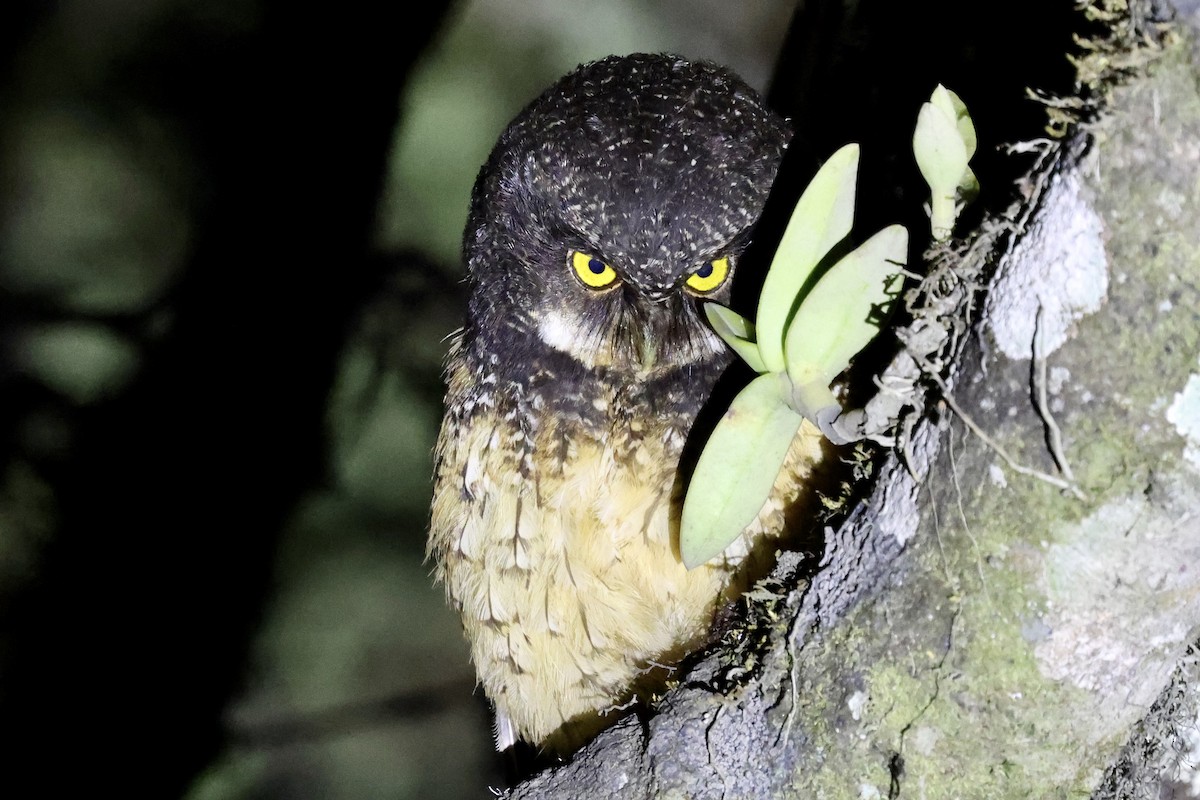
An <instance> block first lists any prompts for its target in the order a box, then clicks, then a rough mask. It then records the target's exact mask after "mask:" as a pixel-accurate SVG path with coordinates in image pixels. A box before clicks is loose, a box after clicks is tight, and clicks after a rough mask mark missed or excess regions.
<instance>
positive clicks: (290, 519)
mask: <svg viewBox="0 0 1200 800" xmlns="http://www.w3.org/2000/svg"><path fill="white" fill-rule="evenodd" d="M301 6H302V4H298V3H291V2H274V3H272V2H265V0H258V1H255V0H219V1H217V2H204V1H203V0H140V1H139V0H108V1H107V2H96V0H62V1H61V2H34V1H32V0H24V1H23V2H12V0H10V2H8V3H6V4H4V5H3V6H0V54H2V55H0V57H2V58H3V72H2V73H0V735H2V736H3V741H2V742H0V782H3V784H6V785H0V793H3V794H4V795H5V796H20V795H19V794H12V793H10V790H14V789H15V787H19V786H36V787H38V791H37V793H38V794H39V795H50V794H57V793H67V794H68V796H69V795H70V794H72V793H76V792H81V791H88V792H89V793H90V792H94V791H98V790H100V789H102V788H103V789H107V788H111V789H113V790H115V791H116V792H117V793H118V794H120V795H123V796H129V797H143V796H144V797H156V798H168V797H188V798H194V799H195V800H218V799H219V798H221V799H223V798H251V797H265V798H275V797H287V798H290V797H296V798H310V797H311V798H316V797H321V798H360V797H361V798H368V797H370V798H374V797H389V798H402V797H423V798H425V797H460V796H464V797H466V796H470V797H481V796H487V795H486V787H487V786H489V785H491V786H497V787H500V786H503V785H504V780H505V778H504V769H505V767H504V764H503V762H502V761H501V760H500V759H499V758H498V757H496V756H495V755H494V754H493V753H492V752H491V748H490V733H489V730H488V726H489V717H488V713H487V711H486V708H485V706H484V705H483V702H482V701H481V700H480V698H478V697H474V696H473V695H472V686H473V683H474V679H473V674H472V671H471V667H470V665H469V663H468V661H467V657H466V648H465V646H464V644H463V643H462V641H461V636H460V634H459V632H458V627H457V622H456V620H455V619H454V618H453V617H452V616H451V614H450V613H449V612H448V611H447V610H446V609H445V608H444V604H443V601H442V597H441V592H440V590H437V589H434V588H433V587H431V585H430V580H429V577H428V574H427V573H428V570H427V567H426V566H425V565H424V564H423V563H422V559H423V549H424V533H425V525H426V513H427V507H428V499H429V492H430V485H429V474H430V470H431V458H430V448H431V447H432V443H433V438H434V436H435V435H436V430H437V424H438V419H439V416H440V391H441V389H440V377H439V373H438V371H439V365H440V360H441V357H442V354H443V351H444V346H445V345H444V341H443V340H444V338H445V336H446V335H447V334H449V333H450V332H451V331H452V330H453V329H454V328H455V327H456V326H457V325H458V322H459V315H460V313H461V308H462V303H463V296H462V287H461V285H460V284H459V281H460V278H461V269H460V266H459V263H458V243H459V240H460V237H461V230H462V225H463V222H464V220H465V216H466V204H467V199H468V195H469V192H470V186H471V182H472V181H473V179H474V176H475V172H476V170H477V169H478V165H479V164H480V163H481V162H482V161H483V159H484V158H485V156H486V154H487V152H488V150H489V149H490V146H491V143H492V142H493V141H494V140H495V138H496V136H497V135H498V134H499V132H500V130H501V129H502V127H503V126H504V124H505V123H506V122H507V120H508V119H509V118H511V117H512V115H513V114H515V113H516V111H517V110H519V109H520V107H521V106H522V105H524V103H526V102H528V100H530V99H531V98H532V97H533V96H534V95H535V94H537V93H538V92H539V91H540V90H541V89H542V88H544V87H545V86H546V85H548V84H549V83H550V82H552V81H553V80H554V79H555V78H556V77H558V76H559V75H561V74H562V73H563V72H565V71H567V70H569V69H570V68H572V67H573V66H575V65H576V64H578V63H580V62H582V61H587V60H590V59H594V58H598V57H601V56H604V55H608V54H610V53H624V52H633V51H673V52H678V53H681V54H684V55H687V56H691V57H702V58H711V59H713V60H716V61H719V62H722V63H724V64H726V65H729V66H731V67H732V68H733V69H734V70H735V71H737V72H738V73H740V74H741V75H742V76H743V77H745V78H746V79H747V80H748V81H749V82H750V83H752V84H753V85H755V86H756V87H758V88H760V89H762V90H763V91H764V92H769V96H770V98H771V100H772V102H773V103H774V104H775V105H776V107H777V108H778V109H779V110H781V111H782V112H784V113H785V114H787V115H788V116H790V117H792V118H793V120H794V124H795V127H796V129H797V138H796V140H795V143H794V144H793V146H792V147H791V149H790V151H789V160H788V164H787V167H786V169H785V170H784V173H783V175H784V180H783V181H782V183H781V185H780V188H779V190H778V193H777V194H778V198H776V199H773V201H772V206H771V208H772V209H773V210H774V212H775V214H776V215H778V216H779V218H782V215H783V214H785V213H786V211H787V210H789V208H790V206H789V202H790V201H792V200H794V198H795V196H796V193H797V192H798V190H799V187H801V186H802V185H803V182H804V181H805V180H806V179H807V178H808V177H809V176H811V174H812V172H813V171H814V170H815V168H816V166H817V165H818V164H819V163H820V160H821V159H822V158H823V157H825V156H827V155H828V154H829V153H831V152H832V151H833V150H834V149H836V147H838V146H840V145H841V144H844V143H845V142H847V141H860V142H862V143H863V147H864V156H863V167H862V182H861V185H860V198H861V200H860V210H859V211H860V216H859V224H860V231H866V232H868V233H869V232H871V231H873V230H875V229H877V228H878V227H881V226H882V225H884V224H887V223H890V222H894V221H902V222H905V223H906V224H908V225H909V226H910V230H913V231H914V232H919V234H915V235H914V237H913V238H914V241H915V244H916V246H919V245H920V243H921V242H922V241H923V238H922V235H923V233H924V231H925V228H923V227H922V226H923V224H924V222H923V216H922V212H921V202H922V197H923V194H922V187H921V185H920V184H919V181H918V178H917V174H916V170H915V167H914V166H913V165H912V161H911V156H910V154H909V152H908V146H909V144H908V143H909V140H910V138H911V132H912V125H913V123H914V121H915V118H916V113H917V108H918V106H919V104H920V102H921V101H922V100H923V99H924V98H926V97H928V94H929V92H930V91H931V90H932V89H933V87H934V85H935V84H936V83H937V82H938V81H941V82H944V83H946V84H947V85H949V86H950V87H951V88H953V89H955V90H956V91H957V92H958V93H959V94H960V95H961V96H962V97H963V99H964V100H965V101H966V103H967V104H968V106H969V107H970V108H971V110H972V113H973V115H974V117H975V120H976V124H977V127H978V129H979V134H980V152H979V155H978V156H977V159H976V171H977V173H978V174H979V176H980V179H981V181H982V183H983V185H984V195H983V197H982V198H981V203H980V206H979V207H980V208H1000V207H1003V205H1004V204H1005V203H1007V201H1008V200H1009V199H1010V198H1011V197H1012V195H1013V193H1014V192H1015V191H1016V190H1017V187H1016V186H1015V185H1014V184H1013V180H1014V178H1015V177H1016V175H1017V174H1019V171H1020V169H1021V168H1022V167H1023V166H1025V165H1026V164H1027V162H1026V161H1023V160H1022V157H1013V156H1008V155H1006V154H1005V153H1004V152H1003V151H1002V150H1000V149H999V147H998V146H999V145H1000V144H1001V143H1005V142H1015V141H1019V140H1026V139H1030V138H1035V137H1037V136H1041V135H1044V132H1043V130H1042V126H1043V125H1044V122H1045V115H1044V112H1043V110H1042V109H1041V108H1040V107H1039V106H1038V105H1037V104H1035V103H1033V102H1030V101H1029V100H1028V99H1027V98H1026V92H1025V88H1026V87H1027V86H1031V87H1036V88H1038V89H1040V90H1043V91H1048V92H1063V93H1066V92H1069V91H1070V90H1071V85H1070V80H1071V75H1072V73H1071V69H1070V65H1069V63H1068V62H1067V60H1066V58H1065V53H1067V52H1068V51H1069V49H1070V48H1071V46H1072V43H1071V36H1070V33H1071V31H1072V30H1075V29H1082V28H1083V23H1082V21H1081V18H1079V17H1078V16H1077V15H1076V14H1075V13H1074V12H1073V11H1072V10H1071V8H1072V3H1070V2H1067V0H1062V2H1058V3H1042V2H1034V0H1022V2H1015V3H1007V4H1004V6H1003V8H1002V9H995V8H990V7H982V6H975V5H973V4H966V3H957V2H950V1H949V0H946V1H945V2H926V3H906V4H900V3H894V2H887V1H886V0H867V1H866V2H859V3H856V4H852V7H853V8H854V9H855V10H854V11H853V12H852V13H851V12H848V11H846V10H844V9H843V8H842V6H841V5H840V4H839V3H836V2H810V3H807V4H802V5H801V6H800V7H799V9H796V8H795V7H794V4H793V3H792V2H790V0H758V1H757V2H747V3H737V4H734V3H727V2H724V1H723V0H700V1H696V2H685V1H684V0H656V1H655V2H650V0H640V1H639V0H620V1H619V2H611V3H603V4H599V3H591V2H584V0H567V1H565V2H555V3H551V2H544V1H539V0H519V1H517V0H478V2H462V3H457V4H453V5H448V6H446V5H443V7H439V6H438V5H437V4H425V6H424V7H423V9H422V12H421V13H420V14H419V15H416V14H410V13H409V12H407V11H405V10H401V9H400V7H399V6H400V4H378V3H366V2H357V1H356V0H349V1H348V2H341V3H337V4H316V5H314V6H309V7H307V8H304V9H302V8H301ZM388 6H391V7H390V8H389V7H388ZM960 6H961V8H960ZM430 9H432V10H433V13H432V15H431V16H427V13H428V11H429V10H430ZM989 13H992V14H995V16H994V17H991V18H983V19H981V18H980V16H979V15H980V14H989ZM932 20H937V21H938V25H934V24H933V22H932ZM940 26H946V27H945V29H946V30H949V31H951V33H950V34H946V35H943V36H940V37H938V36H935V35H934V28H935V27H940ZM777 66H778V72H776V69H777ZM774 218H775V217H772V218H771V219H774ZM770 229H771V226H770V224H768V225H767V227H766V228H765V230H768V231H769V230H770ZM913 263H916V262H915V261H914V262H913Z"/></svg>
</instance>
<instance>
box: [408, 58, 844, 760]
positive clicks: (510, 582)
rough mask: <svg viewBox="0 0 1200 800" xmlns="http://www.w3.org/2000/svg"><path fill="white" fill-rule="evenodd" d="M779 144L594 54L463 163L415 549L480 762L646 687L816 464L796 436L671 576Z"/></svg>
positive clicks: (726, 95) (733, 589) (693, 71)
mask: <svg viewBox="0 0 1200 800" xmlns="http://www.w3.org/2000/svg"><path fill="white" fill-rule="evenodd" d="M788 139H789V129H788V127H787V124H786V123H785V122H784V121H783V120H782V119H780V118H779V117H777V116H776V115H774V114H772V113H771V112H770V111H768V110H767V109H766V108H765V107H764V105H763V102H762V100H761V98H760V97H759V96H758V95H757V94H756V93H755V92H754V91H753V90H752V89H751V88H750V87H749V86H747V85H746V84H745V83H743V82H742V81H741V80H740V79H738V78H737V77H735V76H734V75H732V74H731V73H730V72H728V71H726V70H724V69H722V68H720V67H717V66H715V65H711V64H707V63H697V62H692V61H688V60H685V59H682V58H679V57H674V56H668V55H645V54H639V55H631V56H624V57H611V58H606V59H603V60H601V61H597V62H594V63H591V64H586V65H583V66H581V67H579V68H578V69H577V70H576V71H574V72H572V73H570V74H569V75H567V76H566V77H564V78H562V79H561V80H560V81H559V82H558V83H556V84H555V85H554V86H552V87H551V88H550V89H548V90H547V91H546V92H545V93H544V94H542V95H541V96H540V97H539V98H537V99H536V100H535V101H534V102H533V103H531V104H530V105H529V106H528V107H527V108H526V109H525V110H524V111H522V112H521V113H520V114H519V115H518V116H517V117H516V119H514V120H513V121H512V123H511V124H510V125H509V126H508V128H507V129H506V130H505V131H504V132H503V134H502V135H501V136H500V139H499V141H498V143H497V144H496V146H495V149H494V150H493V151H492V153H491V155H490V157H489V158H488V160H487V162H486V163H485V164H484V166H483V168H482V170H481V171H480V173H479V177H478V179H477V181H476V184H475V188H474V191H473V195H472V199H471V206H470V213H469V219H468V224H467V229H466V233H465V235H464V256H465V259H466V266H467V272H468V285H469V290H470V292H469V298H470V299H469V303H468V309H467V318H466V323H465V326H464V327H463V328H462V329H461V331H459V332H458V334H457V335H456V337H455V339H454V342H453V344H452V346H451V351H450V354H449V356H448V362H447V392H446V409H445V417H444V420H443V423H442V429H441V433H440V436H439V439H438V443H437V448H436V470H435V472H436V474H435V479H434V483H435V490H434V499H433V507H432V515H431V526H430V536H429V554H430V556H431V558H432V560H433V562H434V565H435V567H434V574H435V577H436V579H437V580H438V581H440V582H441V583H442V584H444V586H445V589H446V594H447V597H448V599H449V602H450V603H451V604H452V605H453V607H454V608H455V609H456V610H457V611H458V612H459V613H460V614H461V615H462V621H463V627H464V630H465V633H466V636H467V639H468V640H469V642H470V649H471V657H472V660H473V661H474V664H475V667H476V672H477V675H478V679H479V683H480V684H481V685H482V687H483V689H484V691H485V692H486V694H487V696H488V698H489V699H490V700H491V702H492V704H493V705H494V708H495V714H496V742H497V746H498V747H499V748H500V749H504V748H506V747H508V746H509V745H511V744H513V743H514V742H515V741H516V740H517V739H522V740H525V741H528V742H531V743H534V744H537V745H541V746H543V747H546V748H549V749H551V750H555V751H558V752H564V751H569V750H571V749H573V748H574V747H576V746H577V745H578V744H579V743H581V742H582V741H584V740H585V739H586V738H588V737H590V736H591V735H593V734H594V733H595V732H596V731H597V730H599V729H600V728H602V727H604V726H605V724H607V723H608V722H610V721H611V720H612V719H613V718H614V717H615V715H613V714H611V713H607V712H610V711H612V710H613V709H617V708H620V707H622V706H624V705H628V703H629V701H630V700H631V699H632V698H634V697H635V696H637V695H645V694H646V693H652V692H654V691H655V690H656V689H658V688H661V686H662V685H663V682H664V681H666V680H668V679H669V677H670V672H671V668H672V666H673V665H675V664H677V663H678V661H679V660H680V659H681V658H682V657H683V656H684V655H686V654H687V653H688V652H689V651H691V650H693V649H695V648H696V647H698V646H700V645H702V644H703V643H704V642H705V641H706V636H707V635H708V632H709V630H710V627H711V625H712V622H713V619H714V614H715V613H716V612H717V611H718V610H719V609H721V608H722V607H723V606H724V605H725V604H727V603H728V602H729V601H730V600H731V599H734V598H736V597H737V596H738V594H739V593H740V592H741V591H742V590H743V589H744V588H745V580H746V577H747V575H749V574H751V572H752V569H751V566H752V565H753V564H755V563H759V562H761V560H762V559H763V558H764V557H765V558H767V559H770V558H773V555H774V552H775V547H776V543H777V538H778V537H779V536H780V535H781V534H782V532H783V531H782V529H783V526H784V525H783V523H784V518H785V511H786V510H787V508H788V506H789V504H791V503H792V502H793V500H794V499H795V497H796V495H797V493H798V491H799V489H798V487H800V486H802V485H803V484H804V482H805V480H806V479H807V478H808V477H809V475H810V473H811V471H812V470H813V469H814V467H815V465H816V464H817V463H818V461H819V458H820V437H819V434H818V433H817V432H816V430H815V429H814V428H812V427H810V426H807V425H805V426H804V427H803V428H802V429H801V431H800V433H799V434H798V435H797V437H796V439H795V440H794V441H793V443H792V446H791V451H790V453H789V456H788V461H787V464H786V465H785V468H784V469H783V470H782V471H781V473H780V477H779V479H778V480H777V482H776V485H775V489H774V491H773V492H772V495H771V497H770V499H769V500H768V501H767V503H766V504H765V506H764V507H763V509H762V511H761V512H760V514H759V516H758V518H757V519H756V520H755V521H754V523H752V524H751V525H750V526H749V527H748V528H747V529H746V531H745V532H744V533H743V535H742V536H741V538H740V539H739V540H738V541H736V542H735V543H734V544H733V545H731V546H730V547H729V548H728V549H727V550H726V551H725V552H724V553H723V554H721V555H720V556H719V557H717V558H714V559H712V560H711V561H709V562H708V563H706V564H703V565H701V566H699V567H696V568H695V569H692V570H690V571H689V570H688V569H686V568H685V567H684V566H683V564H682V563H681V561H680V557H679V542H678V535H679V516H680V507H681V502H682V496H683V492H684V490H685V489H686V488H687V487H686V486H685V485H684V478H683V474H685V473H686V472H687V470H686V465H681V457H682V455H683V453H684V451H685V450H684V444H685V441H686V440H687V439H688V436H689V433H690V431H691V429H692V426H693V424H694V422H695V420H696V417H697V413H698V412H699V411H700V409H701V408H702V407H703V406H704V405H705V403H706V401H707V400H708V398H709V395H710V394H711V392H712V390H713V387H714V384H715V383H716V381H717V379H718V378H719V377H720V376H721V374H722V372H723V371H725V370H726V368H727V367H728V366H729V365H730V363H731V360H732V356H731V354H730V352H729V351H728V349H727V348H726V346H725V344H724V343H723V342H722V340H721V339H720V338H719V337H718V336H717V335H716V334H715V333H713V331H712V330H711V329H710V328H709V326H708V325H707V323H706V321H705V316H704V313H703V308H702V307H703V305H704V304H705V303H707V302H711V301H717V302H725V303H727V302H728V300H729V294H730V285H731V282H732V281H733V279H734V276H735V274H736V272H737V269H738V261H739V259H740V258H741V257H742V255H743V253H744V252H745V250H746V247H747V245H748V243H749V241H750V236H751V233H752V231H753V229H754V225H755V222H756V220H757V218H758V216H759V214H760V213H761V210H762V207H763V204H764V202H765V200H766V196H767V192H768V189H769V187H770V185H771V182H772V180H773V178H774V176H775V173H776V171H777V169H778V167H779V163H780V160H781V158H782V156H783V152H784V148H785V146H786V144H787V142H788ZM689 452H690V451H689ZM681 467H683V469H681ZM690 490H691V491H703V490H704V487H697V486H692V487H691V489H690Z"/></svg>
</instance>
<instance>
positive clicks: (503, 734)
mask: <svg viewBox="0 0 1200 800" xmlns="http://www.w3.org/2000/svg"><path fill="white" fill-rule="evenodd" d="M492 738H494V739H495V740H496V750H498V751H500V752H503V751H505V750H507V749H508V748H510V747H512V746H513V745H514V744H516V743H517V731H516V729H515V728H513V724H512V720H511V719H509V718H508V714H505V713H504V712H503V711H499V710H497V711H496V719H495V720H494V721H493V723H492Z"/></svg>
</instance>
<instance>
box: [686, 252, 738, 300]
mask: <svg viewBox="0 0 1200 800" xmlns="http://www.w3.org/2000/svg"><path fill="white" fill-rule="evenodd" d="M728 277H729V258H728V257H727V256H721V257H720V258H718V259H715V260H713V261H710V262H708V263H707V264H705V265H704V266H703V267H701V268H700V269H698V270H696V271H695V272H693V273H692V274H691V275H688V277H687V281H686V283H687V287H688V288H689V289H691V290H692V291H693V292H695V293H696V294H708V293H709V292H713V291H716V290H717V289H719V288H720V286H721V284H723V283H724V282H725V279H726V278H728Z"/></svg>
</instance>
